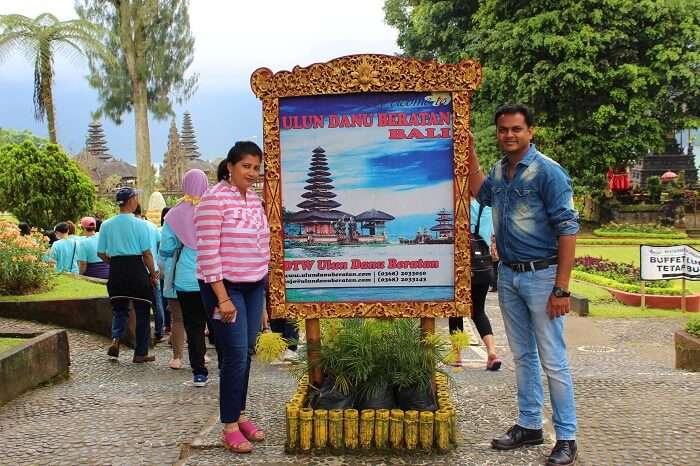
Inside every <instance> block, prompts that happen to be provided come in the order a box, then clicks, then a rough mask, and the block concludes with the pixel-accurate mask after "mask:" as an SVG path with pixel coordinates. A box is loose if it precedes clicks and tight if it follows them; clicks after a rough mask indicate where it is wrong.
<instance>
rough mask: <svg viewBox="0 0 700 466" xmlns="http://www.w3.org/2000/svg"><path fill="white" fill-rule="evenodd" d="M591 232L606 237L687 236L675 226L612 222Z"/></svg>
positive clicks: (659, 237) (676, 237) (681, 237)
mask: <svg viewBox="0 0 700 466" xmlns="http://www.w3.org/2000/svg"><path fill="white" fill-rule="evenodd" d="M593 234H594V235H596V236H602V237H606V238H658V239H685V238H687V237H688V235H687V234H686V233H683V232H680V231H678V230H676V229H675V228H669V227H664V226H659V225H654V224H628V223H624V224H618V223H614V222H613V223H609V224H607V225H604V226H602V227H600V228H598V229H596V230H594V231H593Z"/></svg>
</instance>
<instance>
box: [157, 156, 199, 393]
mask: <svg viewBox="0 0 700 466" xmlns="http://www.w3.org/2000/svg"><path fill="white" fill-rule="evenodd" d="M208 187H209V181H208V179H207V175H206V174H205V173H204V172H203V171H202V170H198V169H193V170H189V171H188V172H187V173H185V176H184V177H183V179H182V191H183V192H184V193H185V195H184V197H183V198H182V199H181V200H180V202H179V203H178V204H177V205H176V206H175V207H173V208H172V209H170V211H169V212H168V213H167V215H166V216H165V224H164V225H163V231H162V235H161V242H160V257H161V259H163V262H164V264H165V263H166V262H169V263H168V264H165V265H166V266H167V267H168V272H169V273H168V276H166V277H165V280H164V283H163V288H164V292H167V293H168V294H167V295H168V296H172V292H173V290H174V291H175V293H176V294H177V300H178V303H179V304H180V309H181V312H182V320H183V323H184V325H185V333H186V334H187V351H188V354H189V357H190V366H192V374H193V379H192V380H193V384H194V385H195V386H196V387H203V386H205V385H206V384H207V382H208V380H209V379H208V376H209V373H208V371H207V367H206V366H205V363H204V354H205V353H206V350H207V346H206V340H205V337H204V327H205V325H206V322H207V315H206V313H205V312H204V305H203V304H202V297H201V295H200V290H199V283H198V282H197V275H196V263H197V236H196V231H195V226H194V214H195V208H196V206H197V204H199V198H200V196H201V195H202V194H204V192H205V191H206V190H207V188H208ZM173 351H176V347H175V345H173ZM174 356H175V358H174V359H177V356H178V355H177V354H175V355H174ZM181 357H182V356H181V355H180V358H181ZM171 367H173V365H172V364H171Z"/></svg>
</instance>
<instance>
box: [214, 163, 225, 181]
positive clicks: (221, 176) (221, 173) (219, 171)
mask: <svg viewBox="0 0 700 466" xmlns="http://www.w3.org/2000/svg"><path fill="white" fill-rule="evenodd" d="M227 162H228V160H227V159H224V160H222V161H221V163H220V164H219V166H218V167H217V168H216V181H224V180H227V179H228V167H227V166H226V163H227Z"/></svg>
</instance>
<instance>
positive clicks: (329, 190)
mask: <svg viewBox="0 0 700 466" xmlns="http://www.w3.org/2000/svg"><path fill="white" fill-rule="evenodd" d="M325 152H326V151H325V150H324V149H323V148H322V147H317V148H316V149H314V150H313V151H312V154H313V155H312V156H311V163H310V164H309V172H308V175H309V178H308V179H307V180H306V182H307V183H309V184H308V185H306V186H304V190H305V191H306V192H304V194H302V195H301V197H302V198H304V199H305V200H304V201H303V202H300V203H299V204H297V207H300V208H301V209H304V210H301V211H299V212H295V213H293V214H291V215H289V217H288V218H287V222H288V223H290V224H292V225H294V224H297V225H299V226H300V228H299V230H298V231H297V234H294V233H291V234H289V235H287V236H286V238H285V239H286V240H287V241H288V242H291V243H302V244H307V245H310V244H357V243H386V242H387V241H388V239H387V236H386V234H385V229H384V225H385V223H386V222H390V221H391V220H394V217H392V216H391V215H389V214H387V213H386V212H382V211H380V210H376V209H370V210H367V211H364V212H361V213H359V214H357V215H353V214H350V213H347V212H343V211H341V210H337V209H338V207H341V204H340V203H339V202H337V201H335V200H334V198H335V197H336V194H335V193H333V188H334V186H333V185H332V184H330V183H331V182H332V181H333V179H332V178H330V176H331V172H330V171H329V170H330V169H329V167H328V160H327V157H326V154H325Z"/></svg>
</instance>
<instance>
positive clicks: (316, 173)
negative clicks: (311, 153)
mask: <svg viewBox="0 0 700 466" xmlns="http://www.w3.org/2000/svg"><path fill="white" fill-rule="evenodd" d="M308 175H309V176H331V172H327V171H324V170H318V169H315V168H313V169H312V171H309V173H308Z"/></svg>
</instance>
